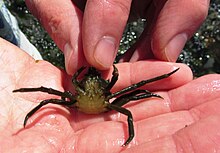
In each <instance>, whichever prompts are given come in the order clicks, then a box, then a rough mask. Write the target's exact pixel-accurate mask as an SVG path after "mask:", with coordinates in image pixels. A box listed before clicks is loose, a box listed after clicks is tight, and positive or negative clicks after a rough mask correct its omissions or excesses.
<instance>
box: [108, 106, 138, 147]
mask: <svg viewBox="0 0 220 153" xmlns="http://www.w3.org/2000/svg"><path fill="white" fill-rule="evenodd" d="M107 107H108V108H109V109H111V110H115V111H117V112H120V113H122V114H124V115H126V116H127V117H128V119H127V121H128V132H129V137H128V139H127V140H126V141H125V143H124V144H123V146H126V145H128V144H129V143H130V142H131V141H132V139H133V138H134V125H133V117H132V114H131V112H130V111H129V110H127V109H126V108H123V107H120V106H117V105H112V104H109V105H108V106H107Z"/></svg>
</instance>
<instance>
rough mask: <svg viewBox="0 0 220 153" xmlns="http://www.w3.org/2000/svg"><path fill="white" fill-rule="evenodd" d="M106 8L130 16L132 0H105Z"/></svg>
mask: <svg viewBox="0 0 220 153" xmlns="http://www.w3.org/2000/svg"><path fill="white" fill-rule="evenodd" d="M104 3H105V4H104V5H105V9H107V10H109V11H110V10H113V11H114V12H115V13H119V14H122V15H125V16H128V15H129V13H130V6H131V0H123V1H121V0H105V1H104Z"/></svg>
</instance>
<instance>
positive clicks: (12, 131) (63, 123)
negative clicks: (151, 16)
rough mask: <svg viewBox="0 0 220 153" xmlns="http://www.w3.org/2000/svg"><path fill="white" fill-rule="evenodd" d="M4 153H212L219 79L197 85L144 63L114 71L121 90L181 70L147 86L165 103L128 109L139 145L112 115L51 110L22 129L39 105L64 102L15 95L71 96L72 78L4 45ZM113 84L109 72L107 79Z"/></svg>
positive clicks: (0, 58)
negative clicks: (24, 90)
mask: <svg viewBox="0 0 220 153" xmlns="http://www.w3.org/2000/svg"><path fill="white" fill-rule="evenodd" d="M0 44H4V45H1V46H0V67H1V69H0V74H1V79H0V89H1V90H0V94H1V96H0V99H1V103H0V116H1V121H0V144H1V147H0V152H25V151H26V152H35V151H37V152H44V153H47V152H48V153H49V152H80V153H81V152H102V153H104V152H106V153H107V152H109V153H113V152H134V151H135V152H169V153H172V152H181V151H183V152H187V153H189V152H198V153H201V152H204V153H207V152H213V151H214V150H215V151H218V150H219V149H220V148H219V146H220V145H219V144H220V136H219V128H220V114H219V107H220V105H219V103H220V75H207V76H204V77H201V78H198V79H196V80H193V81H191V78H192V76H191V72H190V70H189V69H188V68H187V67H186V66H185V65H182V64H170V63H165V62H158V61H140V62H136V63H133V64H129V63H123V64H118V65H116V66H117V68H118V69H119V80H118V82H117V83H116V85H115V87H114V88H113V92H114V91H118V90H120V89H122V88H124V87H126V86H128V85H130V84H132V83H136V82H138V81H140V80H143V79H148V78H152V77H155V76H158V75H161V74H164V73H168V72H170V71H172V70H173V69H174V68H175V67H180V70H179V71H178V72H177V73H175V74H174V75H172V76H171V77H169V78H167V79H164V80H161V81H158V82H155V83H151V84H149V85H146V86H145V87H144V88H145V89H148V90H150V91H155V92H156V93H158V94H160V95H161V96H162V97H163V98H164V99H159V98H150V99H144V100H140V101H132V102H130V103H128V104H127V105H125V106H124V107H126V108H127V109H129V110H130V111H131V112H132V114H133V117H134V126H135V138H134V139H133V141H132V142H131V143H130V144H129V145H128V146H127V147H121V145H122V144H123V143H124V141H125V140H126V139H127V137H128V131H127V121H126V119H127V118H126V116H124V115H122V114H120V113H118V112H115V111H110V112H108V113H103V114H99V115H86V114H83V113H80V112H78V111H77V110H74V109H71V110H68V109H66V108H64V107H61V106H57V105H52V104H49V105H47V106H45V107H43V108H42V109H40V110H39V111H37V113H35V114H34V115H33V116H32V117H31V118H30V119H29V120H28V123H27V126H26V128H25V129H24V128H23V120H24V117H25V115H26V114H27V113H28V112H29V111H30V110H31V109H32V108H33V107H35V106H36V105H37V104H38V103H39V102H40V101H41V100H44V99H48V98H51V97H53V98H60V97H57V96H55V95H49V94H46V93H41V92H36V93H12V91H13V90H14V89H17V88H21V87H39V86H45V87H51V88H54V89H57V90H60V91H64V89H65V90H70V91H72V90H73V88H72V85H71V76H68V75H67V74H66V73H65V72H63V71H61V70H59V69H58V68H56V67H54V66H53V65H51V64H50V63H48V62H45V61H34V60H33V59H32V58H31V57H29V56H28V55H26V54H25V53H24V52H22V51H20V49H18V48H17V47H14V46H13V45H11V44H9V43H7V42H5V41H4V40H2V39H1V40H0ZM103 74H104V76H105V77H106V78H110V77H111V71H109V72H104V73H103Z"/></svg>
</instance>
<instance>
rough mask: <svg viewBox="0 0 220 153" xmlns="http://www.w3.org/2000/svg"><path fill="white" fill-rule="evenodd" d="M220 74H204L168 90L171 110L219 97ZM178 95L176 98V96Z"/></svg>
mask: <svg viewBox="0 0 220 153" xmlns="http://www.w3.org/2000/svg"><path fill="white" fill-rule="evenodd" d="M219 84H220V75H217V74H213V75H206V76H203V77H200V78H198V79H195V80H193V81H192V82H190V83H188V84H186V85H184V86H181V87H179V88H177V89H173V90H171V91H169V97H170V101H171V109H172V111H177V110H189V109H191V108H193V107H196V106H198V105H201V104H204V103H206V102H209V101H212V100H214V99H217V98H220V86H219ZM177 97H178V98H177Z"/></svg>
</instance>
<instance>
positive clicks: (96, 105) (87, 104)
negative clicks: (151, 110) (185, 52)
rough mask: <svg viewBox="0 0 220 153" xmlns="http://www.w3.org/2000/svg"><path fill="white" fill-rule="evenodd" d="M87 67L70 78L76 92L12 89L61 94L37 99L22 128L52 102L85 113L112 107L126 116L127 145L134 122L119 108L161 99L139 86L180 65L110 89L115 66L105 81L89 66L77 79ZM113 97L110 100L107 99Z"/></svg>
mask: <svg viewBox="0 0 220 153" xmlns="http://www.w3.org/2000/svg"><path fill="white" fill-rule="evenodd" d="M85 68H86V67H81V68H80V69H79V70H78V71H77V72H76V73H75V74H74V75H73V77H72V84H73V86H74V87H75V94H73V93H71V92H70V91H64V92H61V91H58V90H55V89H52V88H47V87H43V86H41V87H38V88H20V89H16V90H13V92H45V93H48V94H53V95H57V96H60V97H61V98H60V99H46V100H43V101H42V102H40V103H39V104H38V105H37V106H36V107H35V108H33V109H32V110H31V111H30V112H29V113H28V114H27V115H26V117H25V119H24V123H23V126H24V128H25V126H26V124H27V121H28V119H29V118H30V117H31V116H32V115H33V114H34V113H36V112H37V111H38V110H39V109H40V108H41V107H43V106H45V105H47V104H49V103H51V104H57V105H62V106H65V107H67V108H70V109H71V108H76V109H77V110H79V111H81V112H84V113H86V114H99V113H103V112H108V111H111V110H115V111H117V112H120V113H122V114H124V115H126V116H127V123H128V133H129V136H128V138H127V140H126V141H125V142H124V144H123V146H126V145H128V144H129V143H130V142H131V141H132V139H133V138H134V125H133V117H132V113H131V112H130V111H129V110H128V109H126V108H124V107H122V106H123V105H125V104H127V103H128V102H130V101H134V100H139V99H144V98H150V97H157V98H162V97H161V96H160V95H158V94H155V93H152V92H149V91H147V90H142V89H140V87H141V86H144V85H145V84H147V83H151V82H154V81H157V80H161V79H164V78H167V77H169V76H170V75H172V74H174V73H175V72H176V71H178V70H179V68H177V69H175V70H174V71H172V72H170V73H167V74H163V75H160V76H157V77H154V78H151V79H148V80H143V81H140V82H138V83H136V84H132V85H130V86H128V87H126V88H123V89H122V90H120V91H117V92H114V93H112V92H111V89H112V87H113V86H114V85H115V83H116V82H117V80H118V76H119V73H118V69H117V68H116V66H115V65H113V68H114V70H113V72H112V78H111V80H110V81H109V80H105V79H103V78H102V77H101V73H100V72H98V71H97V70H96V69H95V68H94V67H89V68H88V71H87V73H86V74H85V75H84V77H83V78H82V79H81V80H78V77H79V75H80V74H81V72H82V71H83V70H84V69H85ZM112 98H115V99H114V100H113V101H112V102H111V103H110V102H109V101H110V99H112Z"/></svg>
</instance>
